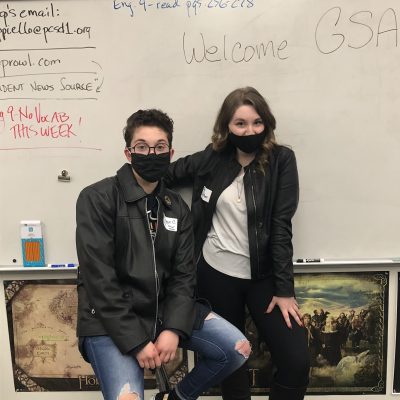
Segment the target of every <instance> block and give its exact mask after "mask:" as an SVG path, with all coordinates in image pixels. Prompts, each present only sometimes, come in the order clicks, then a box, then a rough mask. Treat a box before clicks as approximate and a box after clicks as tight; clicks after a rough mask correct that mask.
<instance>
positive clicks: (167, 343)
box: [155, 329, 179, 363]
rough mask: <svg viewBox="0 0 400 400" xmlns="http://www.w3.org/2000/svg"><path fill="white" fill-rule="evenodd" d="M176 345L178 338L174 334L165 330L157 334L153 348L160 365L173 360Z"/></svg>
mask: <svg viewBox="0 0 400 400" xmlns="http://www.w3.org/2000/svg"><path fill="white" fill-rule="evenodd" d="M178 343H179V336H178V335H177V334H176V333H175V332H172V331H169V330H168V329H166V330H165V331H162V332H161V333H160V334H159V336H158V338H157V340H156V343H155V347H156V349H157V351H158V354H159V356H160V360H161V362H162V363H167V362H168V361H170V360H173V359H174V358H175V354H176V349H177V348H178Z"/></svg>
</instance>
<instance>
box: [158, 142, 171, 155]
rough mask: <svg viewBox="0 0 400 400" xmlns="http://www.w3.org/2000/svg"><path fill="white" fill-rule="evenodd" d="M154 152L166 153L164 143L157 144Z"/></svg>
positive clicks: (166, 146) (166, 147) (166, 149)
mask: <svg viewBox="0 0 400 400" xmlns="http://www.w3.org/2000/svg"><path fill="white" fill-rule="evenodd" d="M156 151H158V152H160V153H162V152H166V151H168V145H167V144H166V143H158V144H157V145H156Z"/></svg>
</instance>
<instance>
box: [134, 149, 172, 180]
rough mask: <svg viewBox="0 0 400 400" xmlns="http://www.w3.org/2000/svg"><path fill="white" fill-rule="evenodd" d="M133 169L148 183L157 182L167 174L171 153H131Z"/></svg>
mask: <svg viewBox="0 0 400 400" xmlns="http://www.w3.org/2000/svg"><path fill="white" fill-rule="evenodd" d="M131 164H132V168H133V169H134V170H135V171H136V173H137V174H138V175H140V177H142V178H143V179H144V180H145V181H147V182H157V181H159V180H160V179H161V178H162V177H163V176H164V174H165V173H166V172H167V169H168V166H169V164H170V153H169V152H168V153H163V154H149V155H147V156H145V155H144V154H135V153H131Z"/></svg>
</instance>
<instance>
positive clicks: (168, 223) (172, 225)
mask: <svg viewBox="0 0 400 400" xmlns="http://www.w3.org/2000/svg"><path fill="white" fill-rule="evenodd" d="M163 222H164V226H165V229H166V230H167V231H171V232H176V231H177V230H178V219H177V218H170V217H166V216H165V215H164V218H163Z"/></svg>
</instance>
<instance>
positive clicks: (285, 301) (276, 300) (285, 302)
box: [265, 296, 303, 329]
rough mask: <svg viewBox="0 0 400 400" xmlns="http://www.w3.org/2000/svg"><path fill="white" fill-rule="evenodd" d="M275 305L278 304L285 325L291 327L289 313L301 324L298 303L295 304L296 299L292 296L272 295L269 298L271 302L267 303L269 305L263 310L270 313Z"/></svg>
mask: <svg viewBox="0 0 400 400" xmlns="http://www.w3.org/2000/svg"><path fill="white" fill-rule="evenodd" d="M275 306H278V307H279V308H280V310H281V313H282V315H283V318H284V320H285V322H286V325H287V326H288V327H289V328H290V329H292V324H291V323H290V318H289V315H291V316H292V317H293V318H294V320H295V321H296V322H297V323H298V324H299V325H300V326H303V324H302V322H301V320H300V318H301V314H300V309H299V305H298V304H297V301H296V299H295V298H294V297H277V296H274V297H273V298H272V300H271V303H269V306H268V308H267V310H266V311H265V312H266V313H270V312H271V311H272V310H273V309H274V307H275Z"/></svg>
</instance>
